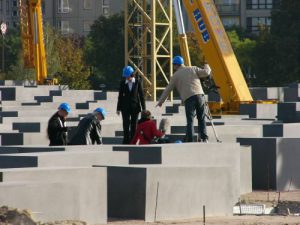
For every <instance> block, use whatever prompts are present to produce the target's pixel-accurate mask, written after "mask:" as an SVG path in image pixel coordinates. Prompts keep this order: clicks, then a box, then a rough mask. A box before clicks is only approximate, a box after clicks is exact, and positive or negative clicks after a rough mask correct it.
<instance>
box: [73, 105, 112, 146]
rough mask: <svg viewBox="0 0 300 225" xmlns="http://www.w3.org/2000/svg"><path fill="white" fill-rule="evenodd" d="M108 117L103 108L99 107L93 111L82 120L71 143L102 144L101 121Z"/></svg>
mask: <svg viewBox="0 0 300 225" xmlns="http://www.w3.org/2000/svg"><path fill="white" fill-rule="evenodd" d="M105 117H106V111H105V110H104V109H103V108H97V109H95V110H94V112H93V113H91V114H89V115H87V116H86V117H84V118H83V119H81V120H80V122H79V124H78V127H77V129H76V132H75V134H74V136H73V137H72V139H71V141H70V145H93V144H95V143H96V144H98V145H99V144H102V137H101V124H100V121H102V120H104V119H105Z"/></svg>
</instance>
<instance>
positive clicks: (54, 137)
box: [47, 103, 71, 146]
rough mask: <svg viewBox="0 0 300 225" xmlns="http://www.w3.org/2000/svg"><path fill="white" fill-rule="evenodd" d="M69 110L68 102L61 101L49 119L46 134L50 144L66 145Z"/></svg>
mask: <svg viewBox="0 0 300 225" xmlns="http://www.w3.org/2000/svg"><path fill="white" fill-rule="evenodd" d="M70 112H71V107H70V105H69V104H68V103H61V104H60V105H59V107H58V111H57V112H56V113H55V114H54V115H53V116H52V117H51V118H50V119H49V121H48V128H47V134H48V138H49V140H50V144H49V145H50V146H54V145H67V143H68V140H67V136H68V135H67V131H68V128H67V123H66V120H67V117H68V114H69V113H70Z"/></svg>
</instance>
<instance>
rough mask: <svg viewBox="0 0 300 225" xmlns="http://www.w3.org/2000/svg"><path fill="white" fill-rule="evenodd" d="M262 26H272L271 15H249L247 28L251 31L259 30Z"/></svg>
mask: <svg viewBox="0 0 300 225" xmlns="http://www.w3.org/2000/svg"><path fill="white" fill-rule="evenodd" d="M261 26H265V27H270V26H271V18H270V17H248V18H247V30H248V31H249V32H258V31H259V28H260V27H261Z"/></svg>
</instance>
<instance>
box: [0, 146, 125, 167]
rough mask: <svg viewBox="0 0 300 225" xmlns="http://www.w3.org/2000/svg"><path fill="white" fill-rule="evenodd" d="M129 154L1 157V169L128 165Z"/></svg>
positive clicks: (16, 155)
mask: <svg viewBox="0 0 300 225" xmlns="http://www.w3.org/2000/svg"><path fill="white" fill-rule="evenodd" d="M128 162H129V157H128V153H127V152H112V151H90V150H86V151H85V150H83V151H71V152H43V153H19V154H7V155H3V154H2V155H0V168H23V167H61V166H64V167H79V166H81V167H82V166H88V167H90V166H92V165H94V164H97V165H128Z"/></svg>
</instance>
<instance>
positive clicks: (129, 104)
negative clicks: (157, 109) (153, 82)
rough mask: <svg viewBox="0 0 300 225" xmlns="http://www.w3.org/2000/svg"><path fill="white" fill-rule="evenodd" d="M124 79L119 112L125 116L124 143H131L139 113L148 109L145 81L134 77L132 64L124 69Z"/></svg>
mask: <svg viewBox="0 0 300 225" xmlns="http://www.w3.org/2000/svg"><path fill="white" fill-rule="evenodd" d="M122 77H123V79H122V80H121V82H120V88H119V97H118V105H117V114H118V115H120V113H122V118H123V132H124V139H123V144H129V143H130V141H131V139H132V138H133V136H134V134H135V130H136V125H137V120H138V115H139V113H140V112H141V111H142V110H145V109H146V105H145V99H144V92H143V82H142V79H140V78H139V77H134V70H133V68H132V67H131V66H126V67H124V69H123V74H122Z"/></svg>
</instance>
